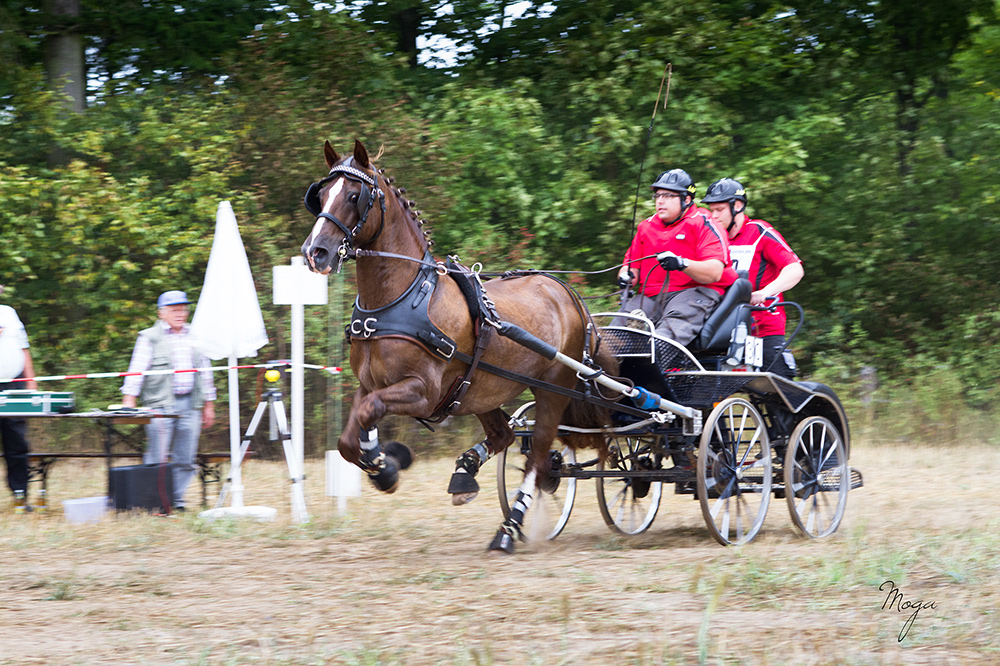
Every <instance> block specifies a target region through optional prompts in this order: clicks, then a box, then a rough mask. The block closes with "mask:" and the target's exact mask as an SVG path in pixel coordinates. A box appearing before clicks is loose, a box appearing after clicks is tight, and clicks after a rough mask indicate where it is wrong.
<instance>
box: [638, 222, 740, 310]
mask: <svg viewBox="0 0 1000 666" xmlns="http://www.w3.org/2000/svg"><path fill="white" fill-rule="evenodd" d="M668 250H669V251H670V252H673V253H674V254H676V255H678V256H681V257H684V258H685V259H691V260H695V261H704V260H706V259H718V260H719V261H721V262H722V265H723V266H725V269H724V270H723V272H722V277H721V278H720V279H719V281H718V282H713V283H712V284H702V283H700V282H698V281H697V280H693V279H691V278H689V277H688V276H687V275H685V274H684V273H683V272H681V271H671V273H670V282H669V284H668V285H667V291H668V292H673V291H680V290H682V289H691V288H692V287H708V288H710V289H714V290H715V291H717V292H719V293H720V294H721V293H724V292H725V291H726V287H728V286H729V285H731V284H732V283H733V282H734V281H735V280H736V271H734V270H733V268H732V267H731V266H730V265H729V243H728V242H727V240H726V237H725V234H723V233H722V232H721V231H720V230H719V228H718V227H716V226H715V225H714V224H713V223H712V220H711V217H710V216H709V213H708V211H707V210H705V209H704V208H698V207H697V206H691V207H690V208H688V209H687V211H686V212H685V213H684V215H682V216H681V219H679V220H677V222H675V223H673V224H671V225H669V226H667V225H665V224H663V222H662V221H661V220H660V218H659V216H657V215H653V217H650V218H648V219H646V220H643V221H642V222H640V223H639V228H638V230H637V231H636V233H635V238H633V239H632V244H631V245H629V248H628V251H627V252H626V253H625V261H624V263H625V265H627V266H629V270H631V271H632V273H634V274H638V276H639V285H640V286H641V289H642V293H643V294H645V295H646V296H656V295H657V294H659V293H660V291H661V290H662V288H663V282H664V280H665V279H666V278H667V272H666V271H665V270H663V269H662V268H661V267H660V264H659V263H657V261H656V255H657V254H659V253H660V252H665V251H668ZM630 262H631V263H630Z"/></svg>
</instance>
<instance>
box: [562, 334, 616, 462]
mask: <svg viewBox="0 0 1000 666" xmlns="http://www.w3.org/2000/svg"><path fill="white" fill-rule="evenodd" d="M594 361H595V362H596V363H597V365H599V366H600V367H601V369H602V370H604V373H605V374H607V375H612V376H614V375H617V374H618V359H616V358H615V356H614V354H612V353H611V351H610V350H609V349H608V348H607V347H606V346H604V345H599V346H598V348H597V353H596V354H595V355H594ZM585 388H586V387H585V386H584V385H583V381H580V382H578V383H577V386H576V389H577V390H578V391H583V390H584V389H585ZM592 391H593V389H592ZM561 422H562V423H563V424H564V425H568V426H573V427H576V428H604V427H606V426H608V425H610V424H611V413H610V411H609V410H608V408H607V407H605V406H604V405H600V404H596V403H592V402H584V401H582V400H570V403H569V405H568V406H567V407H566V410H565V411H564V412H563V417H562V421H561ZM560 439H561V440H562V441H563V442H564V443H565V444H566V445H567V446H569V447H570V448H572V449H597V450H598V451H599V452H600V454H601V456H602V457H603V455H604V452H605V449H606V448H607V437H606V435H604V434H603V433H570V434H567V435H564V436H562V437H560Z"/></svg>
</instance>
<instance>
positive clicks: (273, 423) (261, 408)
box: [215, 388, 307, 516]
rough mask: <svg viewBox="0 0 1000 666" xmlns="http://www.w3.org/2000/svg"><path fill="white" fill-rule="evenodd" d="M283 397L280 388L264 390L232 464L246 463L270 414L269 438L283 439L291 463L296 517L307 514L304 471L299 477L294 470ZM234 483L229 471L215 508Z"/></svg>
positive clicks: (224, 499)
mask: <svg viewBox="0 0 1000 666" xmlns="http://www.w3.org/2000/svg"><path fill="white" fill-rule="evenodd" d="M281 397H282V396H281V390H280V389H277V388H269V389H265V391H264V393H263V395H261V399H260V403H259V404H258V405H257V410H256V411H255V412H254V414H253V418H251V419H250V425H249V426H247V431H246V434H245V435H243V441H242V442H241V443H240V454H239V458H238V459H237V460H235V461H234V462H233V465H235V466H237V467H238V466H239V465H242V464H243V457H244V456H245V455H246V452H247V449H249V448H250V440H251V439H253V436H254V435H255V434H256V433H257V427H258V426H259V425H260V421H261V419H262V418H264V413H265V412H267V413H268V414H269V416H270V419H269V421H268V426H269V428H268V439H269V440H270V441H272V442H276V441H278V440H281V445H282V448H283V449H284V451H285V462H286V463H287V464H288V473H289V476H290V478H291V481H292V511H293V513H294V514H296V515H300V516H305V515H307V514H306V509H305V493H304V490H303V483H302V482H303V479H304V474H302V473H301V472H300V473H298V474H296V471H295V470H296V468H297V466H298V465H297V463H296V462H295V456H294V455H293V452H292V446H291V439H292V435H291V433H290V432H289V431H288V420H287V419H286V418H285V404H284V403H283V402H282V401H281ZM232 480H233V475H232V469H230V472H229V476H228V477H227V478H226V482H225V483H224V484H223V486H222V490H220V491H219V498H218V499H217V500H216V501H215V508H216V509H218V508H220V507H221V506H222V505H223V504H224V503H225V501H226V496H227V495H228V494H229V488H230V486H231V485H232Z"/></svg>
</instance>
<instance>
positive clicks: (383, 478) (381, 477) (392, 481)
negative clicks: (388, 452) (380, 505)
mask: <svg viewBox="0 0 1000 666" xmlns="http://www.w3.org/2000/svg"><path fill="white" fill-rule="evenodd" d="M365 471H368V470H365ZM368 478H369V479H371V480H372V485H374V486H375V487H376V488H378V489H379V490H381V491H382V492H384V493H390V494H391V493H394V492H396V489H397V488H399V464H398V463H397V462H396V459H395V458H392V457H390V456H384V461H383V465H382V467H381V468H380V469H378V470H375V471H374V472H371V471H368Z"/></svg>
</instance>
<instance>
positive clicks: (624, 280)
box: [618, 271, 635, 289]
mask: <svg viewBox="0 0 1000 666" xmlns="http://www.w3.org/2000/svg"><path fill="white" fill-rule="evenodd" d="M634 279H635V275H634V274H633V273H632V271H629V272H628V277H625V276H623V275H619V276H618V287H619V288H620V289H624V288H625V287H628V286H629V285H631V284H632V280H634Z"/></svg>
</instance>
